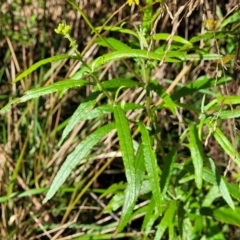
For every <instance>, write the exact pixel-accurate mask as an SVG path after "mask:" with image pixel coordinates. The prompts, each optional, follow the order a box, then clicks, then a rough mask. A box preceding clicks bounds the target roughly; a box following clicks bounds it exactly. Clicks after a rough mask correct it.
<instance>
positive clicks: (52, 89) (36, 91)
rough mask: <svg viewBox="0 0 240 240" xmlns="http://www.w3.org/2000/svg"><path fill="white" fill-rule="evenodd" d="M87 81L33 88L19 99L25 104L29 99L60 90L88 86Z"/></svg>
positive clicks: (71, 81)
mask: <svg viewBox="0 0 240 240" xmlns="http://www.w3.org/2000/svg"><path fill="white" fill-rule="evenodd" d="M89 84H90V83H89V81H86V80H63V81H59V82H56V83H53V84H50V85H48V86H45V87H40V88H35V89H31V90H29V91H27V92H26V93H25V95H24V96H22V97H21V98H20V101H21V102H26V101H28V100H30V99H34V98H37V97H40V96H44V95H47V94H50V93H54V92H58V91H61V90H67V89H70V88H74V87H82V86H85V85H89Z"/></svg>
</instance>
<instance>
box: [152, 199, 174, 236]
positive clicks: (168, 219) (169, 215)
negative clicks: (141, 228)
mask: <svg viewBox="0 0 240 240" xmlns="http://www.w3.org/2000/svg"><path fill="white" fill-rule="evenodd" d="M176 208H177V202H176V201H171V202H170V204H169V207H168V209H167V211H166V212H165V213H164V216H163V218H162V220H161V222H160V224H159V225H158V226H157V231H156V234H155V238H154V239H155V240H158V239H161V238H162V236H163V234H164V232H165V231H166V229H167V227H170V226H171V225H173V224H174V221H173V219H174V214H175V211H176Z"/></svg>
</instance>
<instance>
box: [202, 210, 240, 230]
mask: <svg viewBox="0 0 240 240" xmlns="http://www.w3.org/2000/svg"><path fill="white" fill-rule="evenodd" d="M200 213H201V214H203V215H205V216H209V217H213V218H215V219H216V220H217V221H220V222H222V223H226V224H231V225H235V226H237V227H240V221H239V219H240V208H239V207H237V208H235V210H233V209H231V208H229V207H220V208H217V209H211V208H202V209H201V211H200Z"/></svg>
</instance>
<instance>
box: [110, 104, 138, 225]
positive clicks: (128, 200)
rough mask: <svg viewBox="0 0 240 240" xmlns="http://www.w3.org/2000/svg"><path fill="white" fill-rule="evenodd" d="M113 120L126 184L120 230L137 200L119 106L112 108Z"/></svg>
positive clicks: (130, 149)
mask: <svg viewBox="0 0 240 240" xmlns="http://www.w3.org/2000/svg"><path fill="white" fill-rule="evenodd" d="M114 118H115V121H116V128H117V134H118V138H119V144H120V149H121V152H122V158H123V163H124V168H125V174H126V178H127V182H128V186H127V191H126V194H125V200H124V203H125V206H124V207H123V211H122V220H121V222H120V226H119V229H122V228H123V226H124V225H125V221H126V219H127V218H129V215H128V212H127V211H126V210H127V209H129V208H132V204H134V203H135V201H136V198H137V194H136V171H135V164H134V158H135V157H134V149H133V143H132V137H131V132H130V129H129V123H128V120H127V118H126V116H125V112H124V111H123V109H122V108H121V106H120V105H116V106H115V107H114Z"/></svg>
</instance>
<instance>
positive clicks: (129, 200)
mask: <svg viewBox="0 0 240 240" xmlns="http://www.w3.org/2000/svg"><path fill="white" fill-rule="evenodd" d="M135 170H136V178H135V179H136V183H135V196H134V195H133V192H132V190H133V189H132V186H131V185H130V184H128V186H127V189H126V193H125V198H124V205H123V210H122V215H121V220H120V222H119V225H118V228H117V231H118V232H121V231H122V230H123V228H124V227H125V226H126V225H127V224H128V223H129V221H130V218H131V217H132V212H133V209H134V207H135V204H136V201H137V198H138V195H139V193H140V190H141V186H142V181H143V177H144V173H145V166H144V161H143V146H142V145H140V146H139V149H138V152H137V155H136V158H135Z"/></svg>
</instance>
